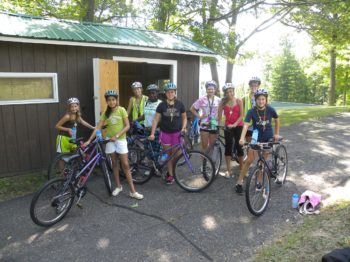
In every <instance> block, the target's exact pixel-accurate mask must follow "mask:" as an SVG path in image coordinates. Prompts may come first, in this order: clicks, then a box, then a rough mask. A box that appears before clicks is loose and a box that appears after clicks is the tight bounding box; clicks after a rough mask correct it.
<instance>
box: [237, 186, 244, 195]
mask: <svg viewBox="0 0 350 262" xmlns="http://www.w3.org/2000/svg"><path fill="white" fill-rule="evenodd" d="M236 192H237V193H238V194H242V193H243V186H242V185H240V184H236Z"/></svg>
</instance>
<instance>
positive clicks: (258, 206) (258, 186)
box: [245, 167, 271, 216]
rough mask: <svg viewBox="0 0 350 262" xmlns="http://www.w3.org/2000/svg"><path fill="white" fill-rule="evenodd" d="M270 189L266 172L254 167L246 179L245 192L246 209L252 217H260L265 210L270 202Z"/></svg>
mask: <svg viewBox="0 0 350 262" xmlns="http://www.w3.org/2000/svg"><path fill="white" fill-rule="evenodd" d="M270 188H271V187H270V179H269V176H268V175H267V172H266V171H265V170H264V171H262V170H260V168H259V167H256V168H255V169H254V170H253V172H252V173H250V174H249V176H248V178H247V182H246V191H245V200H246V203H247V207H248V209H249V211H250V213H252V214H253V215H254V216H260V215H262V214H263V213H264V211H265V210H266V208H267V206H268V204H269V201H270V193H271V190H270Z"/></svg>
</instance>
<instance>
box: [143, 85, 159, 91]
mask: <svg viewBox="0 0 350 262" xmlns="http://www.w3.org/2000/svg"><path fill="white" fill-rule="evenodd" d="M146 90H147V91H158V90H159V88H158V86H157V85H155V84H151V85H149V86H147V89H146Z"/></svg>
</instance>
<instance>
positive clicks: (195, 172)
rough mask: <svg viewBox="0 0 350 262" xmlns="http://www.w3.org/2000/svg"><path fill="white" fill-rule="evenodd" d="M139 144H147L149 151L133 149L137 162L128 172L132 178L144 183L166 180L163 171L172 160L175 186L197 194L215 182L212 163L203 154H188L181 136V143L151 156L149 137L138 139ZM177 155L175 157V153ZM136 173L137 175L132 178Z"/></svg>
mask: <svg viewBox="0 0 350 262" xmlns="http://www.w3.org/2000/svg"><path fill="white" fill-rule="evenodd" d="M138 139H139V141H141V142H142V143H147V144H148V147H147V148H145V149H144V150H143V149H141V148H134V149H133V150H135V151H134V152H135V153H136V155H137V157H135V159H137V160H136V161H135V162H134V163H131V164H130V166H131V170H132V172H133V177H134V176H135V177H136V176H138V177H140V179H139V180H143V183H146V182H147V181H149V180H150V179H151V177H152V176H153V175H156V176H160V177H162V178H163V179H164V180H165V174H164V172H162V171H163V169H164V168H166V165H167V163H168V162H169V161H170V160H171V159H174V165H173V173H174V179H175V182H176V183H177V184H178V185H179V186H180V187H181V188H182V189H184V190H186V191H189V192H199V191H202V190H204V189H205V188H207V187H208V186H209V185H210V184H211V183H212V182H213V180H214V176H215V173H214V172H215V170H214V163H213V161H212V160H211V159H210V157H208V156H207V155H206V154H204V153H203V152H200V151H197V150H188V149H187V148H186V147H185V145H184V134H181V136H180V142H179V143H178V144H176V145H174V146H172V147H170V148H169V149H166V150H161V151H160V152H154V150H153V148H152V146H151V141H149V140H148V137H143V138H141V137H139V138H138ZM171 150H173V151H175V153H174V154H172V155H170V156H169V157H168V158H167V159H166V160H165V161H164V162H162V163H160V161H159V159H160V158H161V156H162V155H164V154H167V153H168V152H169V151H171ZM179 152H180V153H181V154H180V155H177V154H178V153H179ZM135 173H137V174H135Z"/></svg>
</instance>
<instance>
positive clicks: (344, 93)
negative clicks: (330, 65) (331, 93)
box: [343, 71, 349, 106]
mask: <svg viewBox="0 0 350 262" xmlns="http://www.w3.org/2000/svg"><path fill="white" fill-rule="evenodd" d="M348 79H349V72H348V71H346V74H345V81H344V82H345V84H344V87H343V105H344V106H345V105H346V88H347V84H348Z"/></svg>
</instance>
